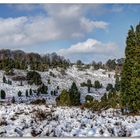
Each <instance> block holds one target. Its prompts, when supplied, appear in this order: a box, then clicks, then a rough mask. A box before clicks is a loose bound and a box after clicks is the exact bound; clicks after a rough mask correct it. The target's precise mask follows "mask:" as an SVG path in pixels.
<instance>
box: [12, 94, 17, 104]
mask: <svg viewBox="0 0 140 140" xmlns="http://www.w3.org/2000/svg"><path fill="white" fill-rule="evenodd" d="M11 102H12V103H13V104H14V103H15V102H16V100H15V97H14V96H13V97H12V100H11Z"/></svg>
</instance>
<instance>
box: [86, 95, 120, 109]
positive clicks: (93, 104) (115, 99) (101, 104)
mask: <svg viewBox="0 0 140 140" xmlns="http://www.w3.org/2000/svg"><path fill="white" fill-rule="evenodd" d="M85 101H86V102H85V104H84V106H85V107H87V108H90V109H92V110H93V111H100V110H102V109H108V108H118V107H120V106H119V104H120V94H118V93H117V92H109V93H108V94H106V93H105V94H104V95H103V96H102V97H101V100H100V101H98V100H95V99H94V98H93V97H92V96H91V95H87V96H86V97H85Z"/></svg>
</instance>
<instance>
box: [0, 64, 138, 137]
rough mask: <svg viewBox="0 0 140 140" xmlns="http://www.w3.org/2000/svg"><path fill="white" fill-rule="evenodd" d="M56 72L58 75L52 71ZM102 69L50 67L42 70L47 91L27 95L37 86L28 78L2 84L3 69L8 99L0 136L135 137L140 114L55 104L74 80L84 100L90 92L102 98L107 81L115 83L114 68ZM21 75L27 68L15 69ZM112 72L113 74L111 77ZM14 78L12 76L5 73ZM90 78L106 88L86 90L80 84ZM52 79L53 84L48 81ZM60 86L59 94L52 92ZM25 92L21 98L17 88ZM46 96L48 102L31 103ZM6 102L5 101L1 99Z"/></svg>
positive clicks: (1, 113)
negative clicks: (13, 100) (62, 69)
mask: <svg viewBox="0 0 140 140" xmlns="http://www.w3.org/2000/svg"><path fill="white" fill-rule="evenodd" d="M50 71H52V72H53V73H55V76H56V77H55V78H54V77H52V76H50V75H49V72H50ZM104 72H105V70H103V69H99V70H94V69H93V68H92V67H91V68H90V69H86V70H84V71H79V70H78V68H77V67H76V66H72V67H70V68H68V69H67V71H66V73H65V75H62V74H61V73H60V69H50V70H49V71H47V72H39V73H40V75H41V78H42V81H43V82H44V84H45V85H47V86H48V94H45V95H44V94H41V95H40V96H37V95H36V93H33V95H32V96H29V97H26V96H25V92H26V90H27V89H30V88H32V89H36V88H37V86H35V85H32V86H31V85H28V83H27V81H25V82H23V85H24V86H20V82H17V81H16V82H15V81H12V85H8V84H6V83H3V81H2V77H3V74H4V72H3V71H0V75H1V76H0V87H1V89H3V90H5V91H6V96H7V97H6V99H5V100H6V102H4V103H1V105H0V108H1V109H0V136H1V137H47V136H49V137H122V136H126V137H135V136H139V132H140V116H130V115H129V116H128V115H122V113H121V111H120V109H112V108H110V109H107V110H103V111H100V112H96V111H94V110H90V109H86V108H84V109H82V108H80V106H77V107H63V106H59V107H58V106H56V102H55V98H56V97H57V96H58V95H59V94H60V92H61V90H62V89H68V88H70V86H71V84H72V82H73V80H75V82H76V84H77V86H78V88H79V90H80V92H81V102H83V103H84V102H85V96H86V95H87V94H89V95H91V96H93V97H94V98H95V99H98V100H100V98H101V97H102V96H103V94H104V93H105V92H106V86H107V84H108V83H112V84H114V83H115V79H114V74H115V72H114V71H111V72H105V73H104ZM14 73H15V74H16V75H18V76H25V75H26V73H27V71H23V70H16V69H15V70H14ZM108 74H110V77H109V76H108ZM6 78H8V79H10V80H11V76H6ZM89 78H90V79H91V81H92V82H94V81H95V80H99V81H100V82H101V83H102V85H103V87H102V88H101V89H98V90H95V89H94V88H92V89H91V92H90V93H88V92H87V87H81V86H80V83H82V82H84V81H86V80H87V79H89ZM47 79H50V82H51V84H48V83H47V81H48V80H47ZM58 85H59V87H60V89H59V92H58V95H57V96H52V95H51V90H54V89H56V88H57V86H58ZM19 90H20V91H22V94H23V95H22V96H21V97H18V94H17V93H18V91H19ZM13 96H15V100H16V102H15V103H14V104H12V103H11V102H10V100H11V99H12V97H13ZM43 98H44V99H45V100H46V104H41V105H40V104H32V103H31V102H32V101H34V100H36V99H43ZM1 101H3V100H1Z"/></svg>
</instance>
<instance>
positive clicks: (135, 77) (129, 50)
mask: <svg viewBox="0 0 140 140" xmlns="http://www.w3.org/2000/svg"><path fill="white" fill-rule="evenodd" d="M125 56H126V58H125V62H124V65H123V70H122V75H121V103H122V107H123V108H126V109H128V110H129V111H130V112H138V110H140V24H138V25H137V26H136V29H134V28H133V27H131V29H130V30H129V31H128V36H127V39H126V49H125Z"/></svg>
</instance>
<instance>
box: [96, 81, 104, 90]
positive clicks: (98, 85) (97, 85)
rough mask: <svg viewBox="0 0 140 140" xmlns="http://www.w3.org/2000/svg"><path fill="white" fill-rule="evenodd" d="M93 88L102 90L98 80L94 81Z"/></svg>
mask: <svg viewBox="0 0 140 140" xmlns="http://www.w3.org/2000/svg"><path fill="white" fill-rule="evenodd" d="M94 88H95V89H99V88H102V84H100V82H99V81H98V80H96V81H95V82H94Z"/></svg>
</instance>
